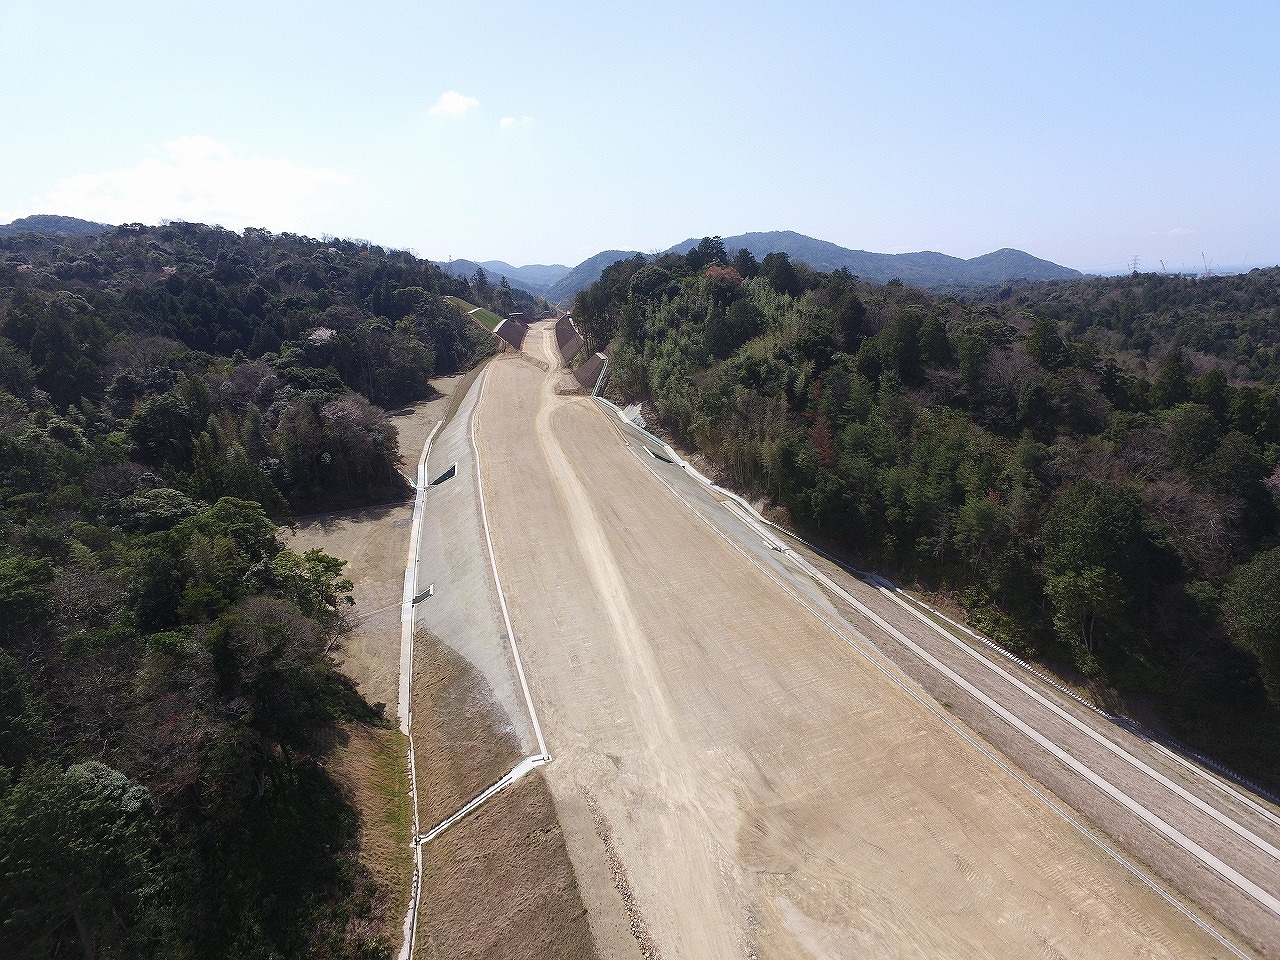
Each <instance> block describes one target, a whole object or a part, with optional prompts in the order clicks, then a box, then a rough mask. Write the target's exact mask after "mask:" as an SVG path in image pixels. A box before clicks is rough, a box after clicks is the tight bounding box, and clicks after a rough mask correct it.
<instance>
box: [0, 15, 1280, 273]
mask: <svg viewBox="0 0 1280 960" xmlns="http://www.w3.org/2000/svg"><path fill="white" fill-rule="evenodd" d="M1276 36H1280V5H1277V4H1275V3H1274V2H1271V0H1235V2H1231V0H1228V2H1227V3H1224V4H1219V5H1217V6H1215V7H1212V8H1210V7H1206V6H1205V5H1204V4H1202V3H1196V4H1193V3H1190V2H1185V0H1169V2H1159V3H1157V2H1151V0H1137V2H1134V3H1130V4H1125V5H1120V6H1116V5H1114V4H1109V3H1102V2H1096V0H1086V2H1083V3H1077V4H1073V5H1070V6H1064V5H1060V4H1047V3H1031V4H1027V3H1015V2H1012V0H982V2H977V3H973V4H967V5H956V4H951V3H944V2H942V0H908V2H906V3H898V4H883V3H874V4H873V3H867V2H862V0H855V2H841V3H834V2H833V3H826V2H816V0H801V2H799V3H795V4H790V5H785V4H764V3H758V2H754V0H748V2H739V3H735V4H728V3H710V4H699V5H693V4H677V3H670V2H666V0H662V2H656V3H652V4H648V5H643V6H636V5H627V6H618V7H616V8H615V7H614V6H612V5H602V4H597V3H586V2H566V0H551V2H548V3H545V4H540V5H536V6H535V5H530V4H517V3H512V2H498V3H494V4H489V5H487V6H486V7H484V8H483V9H477V8H475V7H468V6H465V5H461V4H443V3H439V2H424V3H420V4H408V3H393V2H388V0H373V2H371V3H369V4H364V5H360V6H358V7H352V6H350V5H348V4H338V3H335V2H329V0H325V2H318V3H313V4H301V3H284V4H270V5H265V6H264V5H260V4H249V3H247V2H244V0H229V2H227V3H224V4H220V5H213V6H210V5H194V4H179V5H174V4H168V3H160V2H158V0H135V2H130V3H123V2H119V0H117V2H107V3H101V4H68V3H45V2H37V0H0V75H2V76H3V78H4V89H5V91H6V93H7V96H5V97H4V98H0V129H4V130H5V131H6V133H7V137H6V139H7V141H8V143H9V149H8V150H6V151H5V154H4V157H3V160H0V170H2V171H3V176H0V223H5V222H8V221H10V220H13V219H15V218H17V217H20V216H24V215H27V214H32V213H57V214H64V215H69V216H78V217H83V218H86V219H90V220H99V221H103V222H110V223H122V222H135V221H140V222H149V223H155V222H158V221H160V220H161V219H170V220H192V221H201V222H207V223H219V224H222V225H223V226H226V227H229V228H234V229H239V228H242V227H244V226H260V227H266V228H267V229H270V230H274V231H291V232H297V233H303V234H308V235H312V236H319V235H322V234H334V235H338V236H350V237H362V238H367V239H369V240H371V241H373V242H375V243H379V244H383V245H387V246H392V247H403V248H409V249H413V250H414V251H415V252H417V253H418V254H419V255H421V256H426V257H430V258H432V259H438V260H445V259H450V258H466V259H472V260H504V261H507V262H509V263H512V264H514V265H524V264H529V263H563V264H565V265H569V266H572V265H574V264H576V263H578V262H580V261H582V260H584V259H585V258H587V257H589V256H591V255H593V254H595V253H597V252H599V251H601V250H604V249H610V248H617V249H637V250H645V251H649V250H658V249H664V248H666V247H668V246H670V245H671V244H673V243H677V242H679V241H681V240H684V239H685V238H687V237H696V236H703V235H711V234H718V235H722V236H730V235H734V234H738V233H744V232H749V231H763V230H795V231H798V232H801V233H804V234H807V235H809V236H813V237H817V238H820V239H823V240H830V241H832V242H834V243H838V244H840V245H842V246H846V247H850V248H854V249H865V250H873V251H877V252H884V253H900V252H908V251H916V250H937V251H940V252H943V253H948V254H951V255H953V256H959V257H966V258H968V257H973V256H977V255H979V254H983V253H987V252H989V251H992V250H995V249H998V248H1000V247H1017V248H1019V249H1022V250H1025V251H1027V252H1028V253H1031V254H1033V255H1035V256H1038V257H1043V258H1045V259H1048V260H1052V261H1054V262H1056V263H1060V264H1063V265H1065V266H1070V267H1075V268H1076V269H1080V270H1084V271H1086V272H1098V273H1115V272H1123V271H1126V270H1128V269H1130V268H1131V266H1132V264H1133V262H1134V260H1133V258H1135V257H1137V258H1138V260H1137V264H1138V267H1139V269H1143V270H1158V269H1168V270H1171V271H1175V270H1199V269H1201V268H1202V266H1203V265H1204V262H1205V261H1207V263H1208V265H1209V266H1210V267H1211V268H1213V269H1215V270H1216V271H1220V272H1226V271H1230V270H1234V269H1239V268H1241V267H1246V268H1247V267H1250V266H1265V265H1275V264H1278V263H1280V229H1277V225H1278V224H1280V177H1276V175H1275V158H1276V157H1277V156H1278V155H1280V116H1277V114H1278V113H1280V106H1278V105H1277V101H1276V98H1275V93H1276V91H1277V90H1280V63H1278V61H1277V58H1276V57H1275V37H1276ZM1202 258H1203V259H1202Z"/></svg>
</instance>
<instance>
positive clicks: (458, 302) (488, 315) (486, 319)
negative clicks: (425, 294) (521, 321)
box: [445, 297, 502, 333]
mask: <svg viewBox="0 0 1280 960" xmlns="http://www.w3.org/2000/svg"><path fill="white" fill-rule="evenodd" d="M445 299H446V300H448V301H449V302H450V303H452V304H453V305H454V306H455V307H457V308H458V309H459V310H461V311H462V312H463V313H465V314H467V315H468V316H469V317H471V319H472V320H474V321H476V323H479V324H480V325H481V326H483V327H484V328H485V329H486V330H488V331H489V332H491V333H492V332H493V331H494V330H496V329H497V328H498V324H500V323H501V322H502V318H501V317H500V316H498V315H497V314H496V313H494V312H493V311H492V310H486V309H485V308H484V307H477V306H476V305H475V304H471V303H467V301H465V300H462V299H459V298H458V297H445Z"/></svg>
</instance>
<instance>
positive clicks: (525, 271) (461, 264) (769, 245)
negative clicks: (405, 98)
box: [0, 214, 1083, 303]
mask: <svg viewBox="0 0 1280 960" xmlns="http://www.w3.org/2000/svg"><path fill="white" fill-rule="evenodd" d="M110 229H112V227H111V226H110V225H109V224H105V223H94V222H92V221H90V220H80V219H78V218H76V217H60V216H54V215H52V214H35V215H34V216H30V217H22V218H21V219H19V220H15V221H13V223H10V224H5V225H0V237H8V236H13V235H14V234H18V233H24V232H33V233H51V234H57V235H61V236H95V235H97V234H99V233H103V232H105V231H107V230H110ZM721 239H722V241H723V243H724V246H725V249H726V250H727V251H728V252H729V254H730V255H733V254H735V253H737V252H738V250H740V249H742V248H743V247H745V248H746V249H748V250H750V251H751V254H752V256H754V257H755V258H756V259H757V260H763V259H764V258H765V257H766V256H767V255H768V254H770V253H785V254H787V256H789V257H790V258H791V259H792V260H795V261H798V262H801V263H807V264H808V265H809V266H811V267H813V269H815V270H820V271H822V272H824V273H828V272H830V271H832V270H839V269H840V268H842V267H843V268H844V269H846V270H848V271H849V272H850V273H853V274H854V275H856V276H858V277H861V278H862V279H863V280H869V281H871V282H873V283H887V282H888V281H890V280H894V279H897V280H901V281H902V282H903V283H909V284H912V285H914V286H917V287H923V288H924V289H926V290H933V291H938V290H946V289H951V288H958V287H989V286H994V285H996V284H1001V283H1008V282H1009V281H1011V280H1072V279H1075V278H1077V277H1080V276H1083V274H1081V273H1080V271H1078V270H1072V269H1070V268H1069V267H1061V266H1058V265H1057V264H1056V263H1050V262H1049V261H1048V260H1041V259H1040V258H1039V257H1033V256H1031V254H1029V253H1023V252H1022V251H1021V250H1011V249H1009V248H1005V249H1003V250H996V251H995V252H994V253H987V254H983V255H982V256H980V257H974V258H973V259H971V260H962V259H961V258H959V257H951V256H948V255H946V254H945V253H933V252H928V251H926V252H923V253H869V252H867V251H866V250H849V249H847V248H845V247H841V246H837V245H836V244H834V243H829V242H828V241H826V240H815V239H814V238H813V237H806V236H804V234H800V233H795V232H794V231H791V230H775V231H772V232H769V233H743V234H739V235H738V236H736V237H723V238H721ZM698 242H699V241H698V240H697V239H694V238H690V239H688V240H685V241H683V242H682V243H677V244H676V245H675V246H672V247H669V248H668V249H667V250H664V251H663V253H688V252H689V250H690V249H691V248H693V247H696V246H697V245H698ZM638 253H639V251H636V250H605V251H604V252H602V253H597V254H596V255H595V256H594V257H591V258H589V259H587V260H584V261H583V262H582V263H580V264H578V265H577V266H576V267H566V266H564V265H563V264H558V263H557V264H533V265H530V266H524V267H516V266H512V265H511V264H509V263H505V262H503V261H501V260H484V261H480V262H476V261H474V260H450V261H448V262H446V263H438V265H439V266H440V267H441V268H442V269H443V270H444V271H445V272H446V273H449V274H452V275H453V276H457V277H470V276H472V275H474V274H475V272H476V270H477V268H480V267H483V268H484V271H485V273H487V274H488V275H489V278H490V279H491V280H492V281H493V282H494V283H497V282H498V281H499V280H500V279H501V278H502V277H506V278H507V282H508V283H510V284H511V286H513V287H518V288H520V289H521V290H525V291H527V292H528V293H532V294H534V295H535V296H540V297H546V298H547V299H548V300H549V301H551V302H552V303H563V302H566V301H568V300H570V299H572V298H573V295H574V294H576V293H577V292H578V291H579V290H585V289H586V288H587V287H589V286H591V284H593V283H595V282H596V281H597V280H599V279H600V274H602V273H603V272H604V271H605V268H606V267H608V266H610V265H611V264H614V263H617V262H618V261H619V260H627V259H630V258H631V257H634V256H637V255H638Z"/></svg>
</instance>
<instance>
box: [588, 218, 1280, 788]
mask: <svg viewBox="0 0 1280 960" xmlns="http://www.w3.org/2000/svg"><path fill="white" fill-rule="evenodd" d="M575 319H576V320H577V322H578V325H579V327H580V328H581V330H582V331H583V333H584V335H585V336H586V337H587V339H588V342H589V346H590V348H591V349H601V348H604V347H605V346H606V345H610V344H611V347H610V358H611V365H610V370H611V373H612V382H611V384H610V387H609V389H610V390H611V391H612V393H613V394H614V395H615V397H617V398H618V399H621V400H625V401H633V400H640V399H647V400H649V401H650V402H651V404H652V406H653V409H654V410H655V411H656V415H657V417H658V419H659V420H660V421H661V424H662V425H663V427H664V428H665V429H666V430H668V431H670V432H671V433H672V434H673V435H674V437H675V438H676V439H677V440H678V442H680V443H682V444H684V445H685V446H686V447H688V448H693V449H696V450H698V451H700V452H701V453H703V454H705V455H706V456H708V457H709V458H710V459H711V460H712V461H713V462H714V463H715V464H717V465H718V467H719V469H720V470H721V471H722V473H723V476H724V479H725V482H726V483H728V484H730V485H733V486H736V487H737V488H739V489H743V490H746V491H749V492H751V493H754V494H756V495H759V496H763V497H765V498H767V499H768V500H769V501H770V502H771V503H772V504H773V505H774V508H775V509H776V510H777V511H778V512H779V513H780V514H781V515H782V516H783V518H784V519H787V520H789V521H790V522H791V523H793V524H794V525H795V526H796V527H797V528H799V529H800V530H802V531H804V532H805V533H807V534H808V535H810V536H812V537H814V538H816V539H817V540H818V541H819V542H821V543H823V544H824V545H826V546H828V547H829V548H831V549H832V550H833V551H835V552H836V553H838V554H840V555H843V556H844V557H846V558H847V559H848V560H849V562H851V563H856V564H858V565H860V566H870V567H873V568H875V569H877V570H880V571H881V572H884V573H886V574H888V575H890V576H893V577H896V578H898V579H900V580H905V581H907V582H914V583H919V584H923V585H925V586H928V587H931V588H935V589H941V590H944V591H947V592H949V593H950V594H951V595H953V596H954V597H955V598H956V599H957V600H958V601H959V602H961V603H962V604H963V605H964V606H965V607H966V608H967V609H968V610H969V611H970V613H971V615H972V616H973V617H974V618H975V619H976V621H977V622H978V623H979V624H980V625H982V626H983V627H984V628H986V629H987V630H988V631H990V632H992V633H993V634H994V635H996V636H997V637H998V638H1000V639H1001V640H1002V641H1003V642H1004V643H1005V644H1007V645H1008V646H1010V647H1012V648H1014V649H1016V650H1018V651H1020V652H1023V653H1024V654H1029V655H1033V656H1035V657H1038V658H1041V659H1043V660H1045V661H1047V662H1049V663H1051V664H1054V665H1056V666H1057V668H1058V669H1060V670H1064V671H1067V672H1073V673H1075V672H1078V673H1079V674H1080V675H1082V676H1083V678H1084V679H1085V680H1086V681H1087V682H1090V683H1094V684H1101V685H1106V686H1109V687H1110V688H1112V689H1117V690H1120V691H1124V692H1126V693H1127V694H1128V695H1129V697H1130V700H1131V701H1133V702H1138V700H1142V701H1144V702H1154V703H1155V704H1156V705H1157V706H1158V709H1159V711H1160V712H1161V714H1162V715H1163V717H1164V719H1165V722H1166V723H1167V724H1168V725H1169V726H1170V728H1171V729H1172V731H1173V732H1174V733H1175V734H1176V735H1177V736H1178V737H1180V738H1182V739H1183V740H1185V741H1187V742H1189V743H1191V744H1193V745H1195V746H1197V747H1199V748H1202V749H1204V750H1207V751H1208V752H1210V753H1212V754H1214V755H1216V756H1217V757H1218V758H1219V759H1220V760H1223V761H1225V762H1228V763H1231V764H1233V765H1235V766H1237V767H1238V768H1239V769H1241V770H1242V771H1244V772H1247V773H1248V774H1250V775H1251V776H1253V777H1255V778H1257V779H1259V780H1263V781H1265V782H1267V783H1269V784H1271V785H1272V786H1275V785H1280V524H1278V516H1280V470H1278V469H1277V465H1278V463H1280V395H1278V394H1277V388H1276V383H1277V376H1276V374H1277V367H1276V361H1277V344H1280V269H1272V270H1255V271H1253V272H1251V273H1249V274H1247V275H1244V276H1237V277H1217V278H1208V279H1195V278H1179V277H1167V276H1152V275H1141V276H1139V275H1135V276H1131V277H1122V278H1112V279H1096V278H1087V279H1084V280H1080V281H1075V282H1060V283H1052V284H1023V285H1019V286H1018V287H1016V288H1013V287H1006V288H1003V289H1000V290H996V291H992V292H991V295H990V296H987V297H979V298H975V299H974V300H972V301H970V302H962V301H961V300H958V299H956V298H954V297H934V296H930V295H928V294H926V293H923V292H921V291H919V290H917V289H914V288H912V287H909V286H905V285H903V284H901V283H898V282H894V281H891V282H890V283H888V284H884V285H873V284H868V283H864V282H861V281H859V280H858V279H857V278H856V277H854V276H852V275H850V274H849V273H847V272H844V271H836V272H832V273H819V272H815V271H813V270H811V269H809V268H808V267H806V266H805V265H803V264H800V263H794V262H792V261H791V260H790V259H789V258H788V257H787V256H786V255H785V254H770V255H768V256H766V257H764V258H763V260H761V261H759V262H757V261H756V259H755V257H753V256H752V255H751V254H750V253H749V252H747V251H745V250H743V251H738V252H737V254H736V255H733V256H730V255H729V252H728V251H726V250H725V248H724V245H723V243H721V242H720V241H719V239H718V238H708V239H705V240H703V241H702V243H700V244H699V245H698V246H697V247H696V248H694V249H692V250H691V251H690V252H689V253H688V254H687V255H686V256H679V255H664V256H660V257H657V258H646V257H643V256H637V257H633V258H632V259H630V260H626V261H623V262H620V263H618V264H615V265H614V266H612V267H610V268H609V269H608V270H607V271H605V273H604V275H603V276H602V277H601V279H600V281H599V282H598V283H596V284H595V285H593V286H592V287H590V288H588V289H587V290H585V291H583V292H582V293H581V294H579V296H578V298H577V300H576V303H575Z"/></svg>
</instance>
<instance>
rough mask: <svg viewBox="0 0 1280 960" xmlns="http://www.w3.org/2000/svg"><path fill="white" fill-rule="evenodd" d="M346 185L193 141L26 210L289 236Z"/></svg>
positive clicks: (321, 172) (340, 179)
mask: <svg viewBox="0 0 1280 960" xmlns="http://www.w3.org/2000/svg"><path fill="white" fill-rule="evenodd" d="M352 182H353V180H352V178H351V177H349V176H347V175H345V174H342V173H339V172H338V171H336V170H327V169H324V168H320V167H303V166H299V165H298V164H295V163H293V162H292V161H289V160H271V159H267V158H265V157H247V156H242V155H239V154H237V153H235V152H233V151H232V150H231V148H229V147H227V146H226V145H225V144H222V143H220V142H218V141H217V140H214V139H213V138H212V137H206V136H194V137H182V138H180V139H178V140H171V141H169V142H168V143H165V144H163V146H162V148H161V150H160V152H159V155H155V156H150V157H146V158H145V159H143V160H141V161H139V162H138V163H137V164H136V165H135V166H132V167H126V168H124V169H121V170H110V171H107V172H106V173H82V174H79V175H77V176H74V177H69V178H68V179H66V180H62V181H60V182H59V183H57V184H56V185H55V186H54V187H53V189H52V190H50V191H49V192H48V193H46V194H44V195H43V196H41V197H37V198H35V199H34V200H32V201H31V202H30V203H29V204H27V207H28V209H29V210H30V211H31V212H34V213H59V214H65V215H68V216H77V217H83V218H85V219H87V220H98V221H101V222H103V223H135V222H141V223H157V222H159V221H160V220H162V219H167V220H191V221H197V222H202V223H216V224H221V225H222V226H224V227H228V228H231V229H240V228H242V227H246V226H257V227H267V228H269V229H276V230H296V229H300V227H301V224H302V223H305V222H308V221H309V220H310V219H311V216H310V215H311V214H313V213H314V212H315V210H316V208H317V207H318V206H321V205H323V201H324V199H325V194H327V193H329V192H330V191H331V190H332V188H334V187H340V186H345V185H347V184H350V183H352Z"/></svg>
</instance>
